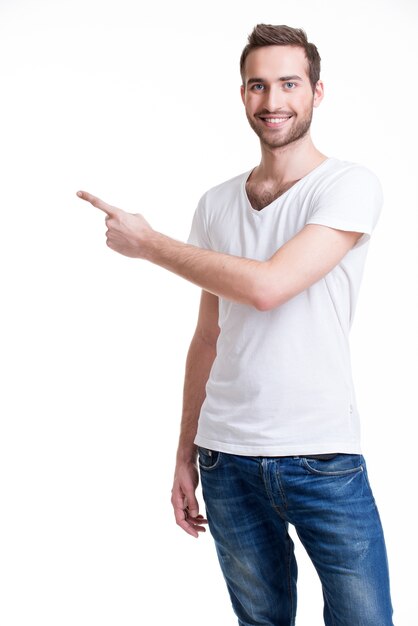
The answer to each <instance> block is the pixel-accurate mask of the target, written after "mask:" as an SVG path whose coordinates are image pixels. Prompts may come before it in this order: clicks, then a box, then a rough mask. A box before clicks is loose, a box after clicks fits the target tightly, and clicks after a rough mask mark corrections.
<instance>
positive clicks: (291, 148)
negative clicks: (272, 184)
mask: <svg viewBox="0 0 418 626" xmlns="http://www.w3.org/2000/svg"><path fill="white" fill-rule="evenodd" d="M325 159H326V156H325V155H324V154H322V153H321V152H319V150H317V149H316V148H315V146H314V145H313V143H312V139H311V137H310V135H309V133H307V134H306V135H304V137H301V138H300V139H298V140H297V141H294V142H292V143H290V144H288V145H287V146H283V147H281V148H271V147H270V146H267V145H265V144H264V143H262V142H261V161H260V165H259V166H258V167H257V168H256V170H255V171H254V174H255V176H256V178H257V179H258V180H270V179H274V180H275V181H278V182H280V181H283V182H284V181H291V180H298V179H300V178H302V177H303V176H305V175H306V174H307V173H308V172H310V171H311V170H313V169H314V168H315V167H317V166H318V165H319V164H320V163H322V161H324V160H325Z"/></svg>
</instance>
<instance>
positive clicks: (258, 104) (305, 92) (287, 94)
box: [240, 24, 323, 148]
mask: <svg viewBox="0 0 418 626" xmlns="http://www.w3.org/2000/svg"><path fill="white" fill-rule="evenodd" d="M320 61H321V59H320V56H319V53H318V50H317V49H316V46H315V45H314V44H311V43H309V42H308V40H307V37H306V34H305V32H304V31H303V30H301V29H296V28H291V27H289V26H271V25H268V24H258V25H257V26H256V27H255V28H254V30H253V32H252V33H251V34H250V36H249V38H248V44H247V45H246V47H245V48H244V50H243V52H242V54H241V61H240V70H241V77H242V86H241V95H242V100H243V102H244V105H245V110H246V114H247V118H248V121H249V123H250V125H251V127H252V128H253V130H254V131H255V132H256V133H257V135H258V136H259V137H260V140H261V142H262V143H264V144H265V145H267V146H270V147H273V148H274V147H283V146H285V145H288V144H289V143H292V142H294V141H297V140H299V139H302V138H303V137H304V136H306V135H307V134H308V133H309V128H310V125H311V121H312V113H313V108H314V107H316V106H318V105H319V103H320V102H321V100H322V98H323V84H322V81H320V79H319V74H320Z"/></svg>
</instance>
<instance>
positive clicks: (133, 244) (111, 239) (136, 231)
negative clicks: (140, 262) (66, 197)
mask: <svg viewBox="0 0 418 626" xmlns="http://www.w3.org/2000/svg"><path fill="white" fill-rule="evenodd" d="M77 196H78V197H79V198H82V200H86V201H87V202H90V204H92V205H93V206H94V207H96V208H97V209H100V210H101V211H103V212H104V213H105V214H106V217H105V222H106V226H107V231H106V243H107V245H108V246H109V248H111V249H112V250H115V251H116V252H119V253H120V254H124V255H125V256H129V257H133V258H139V259H144V258H145V257H146V254H145V242H146V240H147V237H149V236H150V235H151V234H152V233H153V232H154V231H153V229H152V228H151V226H150V225H149V224H148V222H147V221H146V220H145V219H144V217H143V216H142V215H141V214H140V213H127V212H126V211H123V210H122V209H118V208H117V207H115V206H112V205H110V204H107V202H104V201H103V200H100V198H97V197H96V196H93V195H92V194H91V193H87V191H78V192H77Z"/></svg>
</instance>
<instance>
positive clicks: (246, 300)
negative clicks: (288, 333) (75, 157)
mask: <svg viewBox="0 0 418 626" xmlns="http://www.w3.org/2000/svg"><path fill="white" fill-rule="evenodd" d="M78 196H79V197H81V198H82V199H83V200H87V201H88V202H90V203H91V204H92V205H93V206H95V207H97V208H98V209H100V210H102V211H104V213H106V224H107V227H108V230H107V245H108V246H109V247H110V248H111V249H112V250H115V251H116V252H119V253H120V254H124V255H125V256H130V257H134V258H140V259H145V260H147V261H150V262H151V263H154V264H155V265H159V266H160V267H163V268H165V269H167V270H169V271H171V272H174V273H175V274H177V275H178V276H181V277H182V278H185V279H186V280H188V281H190V282H192V283H194V284H195V285H198V286H199V287H201V288H202V289H205V290H206V291H209V292H210V293H213V294H214V295H216V296H219V297H221V298H225V299H227V300H232V301H233V302H238V303H241V304H246V305H249V306H253V307H255V308H256V309H258V310H260V311H267V310H270V309H273V308H275V307H277V306H280V305H281V304H283V303H284V302H287V301H288V300H290V299H291V298H293V297H294V296H296V295H297V294H298V293H301V292H302V291H304V290H305V289H307V288H308V287H310V286H311V285H313V284H314V283H316V282H317V281H318V280H320V279H321V278H322V277H323V276H325V275H326V274H328V272H330V271H331V270H332V269H333V268H334V267H335V266H336V265H337V264H338V263H339V262H340V261H341V259H342V258H343V257H344V256H345V255H346V254H347V252H348V251H349V250H350V249H351V248H352V247H353V246H354V245H355V244H356V242H357V241H358V239H359V238H360V237H361V236H362V233H361V232H353V231H345V230H340V229H336V228H330V227H328V226H322V225H319V224H308V225H306V226H305V227H304V228H303V229H302V230H301V231H299V233H297V234H296V235H295V236H294V237H293V238H292V239H290V240H289V241H287V242H286V243H285V244H284V245H283V246H281V247H280V248H279V249H278V250H277V251H276V252H275V254H274V255H273V256H272V257H271V258H270V259H268V260H266V261H257V260H253V259H246V258H242V257H237V256H232V255H228V254H223V253H220V252H214V251H212V250H204V249H201V248H197V247H196V246H192V245H189V244H185V243H182V242H180V241H176V240H175V239H171V238H170V237H167V236H166V235H163V234H161V233H159V232H157V231H155V230H153V229H152V228H151V226H150V225H149V224H148V222H147V221H146V220H145V219H144V218H143V217H142V215H140V214H132V213H127V212H125V211H123V210H122V209H118V208H116V207H113V206H111V205H109V204H107V203H105V202H103V201H102V200H100V199H99V198H96V197H95V196H92V195H91V194H89V193H87V192H78Z"/></svg>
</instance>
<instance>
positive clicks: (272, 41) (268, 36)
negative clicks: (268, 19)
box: [240, 24, 321, 92]
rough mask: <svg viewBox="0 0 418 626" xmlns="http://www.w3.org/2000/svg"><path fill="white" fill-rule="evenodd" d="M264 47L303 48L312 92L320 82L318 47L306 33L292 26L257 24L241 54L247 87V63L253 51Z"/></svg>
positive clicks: (241, 67)
mask: <svg viewBox="0 0 418 626" xmlns="http://www.w3.org/2000/svg"><path fill="white" fill-rule="evenodd" d="M263 46H295V47H298V48H302V49H303V51H304V53H305V57H306V63H307V74H308V76H309V81H310V83H311V87H312V91H313V92H314V91H315V85H316V83H317V82H318V80H319V75H320V72H321V57H320V56H319V52H318V50H317V47H316V46H315V45H314V44H313V43H309V42H308V38H307V36H306V33H305V31H304V30H302V29H301V28H292V27H291V26H284V25H283V26H272V25H271V24H257V26H255V27H254V30H253V31H252V33H250V35H249V36H248V43H247V45H246V46H245V48H244V50H243V51H242V53H241V59H240V72H241V78H242V84H243V85H245V61H246V59H247V57H248V55H249V54H250V52H251V51H252V50H256V49H257V48H262V47H263Z"/></svg>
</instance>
